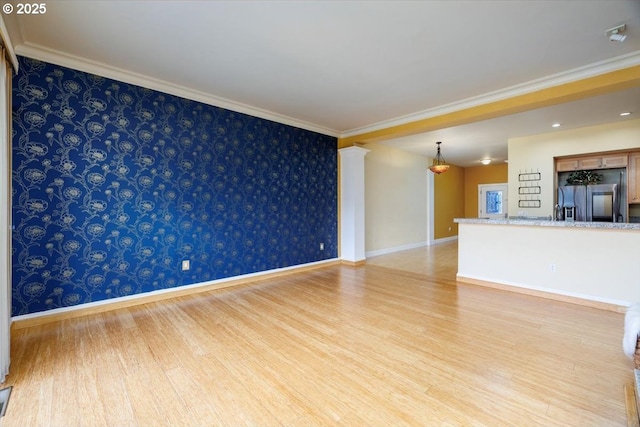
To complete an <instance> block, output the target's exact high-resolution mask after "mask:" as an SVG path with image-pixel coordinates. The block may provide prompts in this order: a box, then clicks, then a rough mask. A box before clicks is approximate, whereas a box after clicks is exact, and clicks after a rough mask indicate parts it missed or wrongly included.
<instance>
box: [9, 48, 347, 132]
mask: <svg viewBox="0 0 640 427" xmlns="http://www.w3.org/2000/svg"><path fill="white" fill-rule="evenodd" d="M15 51H16V53H17V54H18V55H20V56H26V57H29V58H32V59H37V60H40V61H44V62H48V63H51V64H56V65H59V66H61V67H67V68H71V69H74V70H78V71H83V72H85V73H90V74H95V75H99V76H102V77H106V78H109V79H113V80H118V81H121V82H124V83H129V84H132V85H136V86H142V87H145V88H147V89H152V90H156V91H159V92H164V93H167V94H170V95H175V96H179V97H181V98H186V99H190V100H193V101H198V102H202V103H204V104H208V105H212V106H214V107H220V108H225V109H227V110H231V111H235V112H237V113H243V114H248V115H250V116H254V117H258V118H261V119H266V120H271V121H274V122H277V123H282V124H285V125H289V126H293V127H297V128H301V129H305V130H308V131H312V132H317V133H321V134H323V135H329V136H333V137H338V135H339V132H338V131H336V130H334V129H329V128H326V127H323V126H318V125H314V124H312V123H308V122H305V121H302V120H297V119H294V118H292V117H288V116H284V115H281V114H278V113H274V112H271V111H267V110H263V109H261V108H256V107H252V106H250V105H246V104H242V103H239V102H235V101H232V100H229V99H226V98H221V97H217V96H214V95H211V94H208V93H206V92H202V91H198V90H194V89H190V88H188V87H186V86H181V85H178V84H174V83H170V82H167V81H164V80H160V79H156V78H153V77H149V76H146V75H143V74H139V73H134V72H131V71H127V70H124V69H122V68H118V67H113V66H111V65H107V64H103V63H101V62H97V61H91V60H88V59H84V58H81V57H79V56H75V55H70V54H67V53H64V52H60V51H58V50H54V49H49V48H45V47H42V46H40V45H36V44H33V43H30V42H25V43H23V44H20V45H17V46H16V47H15Z"/></svg>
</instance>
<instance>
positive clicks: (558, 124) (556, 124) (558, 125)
mask: <svg viewBox="0 0 640 427" xmlns="http://www.w3.org/2000/svg"><path fill="white" fill-rule="evenodd" d="M560 126H561V125H560V123H554V124H552V125H551V127H552V128H559V127H560Z"/></svg>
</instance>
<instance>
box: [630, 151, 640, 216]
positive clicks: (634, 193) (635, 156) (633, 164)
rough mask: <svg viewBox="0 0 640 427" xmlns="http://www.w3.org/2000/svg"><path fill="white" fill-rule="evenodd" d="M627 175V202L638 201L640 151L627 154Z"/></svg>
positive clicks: (639, 200)
mask: <svg viewBox="0 0 640 427" xmlns="http://www.w3.org/2000/svg"><path fill="white" fill-rule="evenodd" d="M628 177H629V185H628V186H627V190H628V194H627V201H628V202H629V204H634V203H640V153H632V154H630V155H629V168H628Z"/></svg>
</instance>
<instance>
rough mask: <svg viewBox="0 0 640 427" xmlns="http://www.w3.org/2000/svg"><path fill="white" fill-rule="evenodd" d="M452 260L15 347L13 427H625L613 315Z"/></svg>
mask: <svg viewBox="0 0 640 427" xmlns="http://www.w3.org/2000/svg"><path fill="white" fill-rule="evenodd" d="M455 254H456V245H455V243H447V244H442V245H437V246H434V247H430V248H421V249H416V250H412V251H406V252H402V253H397V254H392V255H387V256H381V257H376V258H372V259H369V260H367V264H366V266H364V267H349V266H339V265H333V266H329V267H326V268H321V269H318V270H314V271H311V272H306V273H300V274H292V275H289V276H283V277H278V278H273V279H268V280H265V281H261V282H257V283H255V284H252V285H246V286H242V287H235V288H227V289H221V290H217V291H211V292H207V293H202V294H197V295H193V296H183V297H179V298H177V299H175V300H170V301H164V302H158V303H152V304H146V305H143V306H139V307H131V308H126V309H119V310H116V311H113V312H108V313H102V314H96V315H92V316H86V317H81V318H77V319H69V320H65V321H61V322H57V323H52V324H47V325H42V326H34V327H29V328H25V329H19V330H15V331H14V332H13V337H12V366H11V373H10V376H9V378H8V382H7V383H6V384H5V386H7V385H13V386H14V388H13V392H12V395H11V400H10V402H9V405H8V409H7V414H6V416H5V417H4V418H3V419H2V427H13V426H20V427H24V426H163V425H170V426H245V425H247V426H282V425H284V426H331V425H344V426H416V425H421V426H580V427H585V426H625V425H626V424H627V421H626V415H625V395H624V385H625V384H627V383H629V382H630V381H632V368H633V363H632V361H631V360H629V359H627V358H626V357H625V356H624V354H623V353H622V349H621V339H622V331H623V322H624V319H623V317H624V316H623V314H620V313H615V312H609V311H601V310H597V309H593V308H588V307H583V306H578V305H572V304H568V303H561V302H553V301H550V300H547V299H541V298H535V297H531V296H527V295H521V294H515V293H509V292H503V291H499V290H493V289H485V288H481V287H475V286H466V285H456V282H455V274H456V256H455Z"/></svg>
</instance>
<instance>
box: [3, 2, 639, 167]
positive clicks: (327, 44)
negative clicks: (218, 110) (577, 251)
mask: <svg viewBox="0 0 640 427" xmlns="http://www.w3.org/2000/svg"><path fill="white" fill-rule="evenodd" d="M46 8H47V10H46V13H44V14H40V15H19V16H18V15H16V14H15V13H14V14H12V15H5V16H3V20H5V21H7V28H8V29H9V33H10V36H11V39H12V40H11V41H12V43H13V44H14V46H15V49H16V52H17V53H18V54H21V55H25V56H30V57H34V58H38V59H42V60H46V61H49V62H54V63H58V64H60V65H66V66H71V67H74V68H77V69H81V70H84V71H89V72H97V73H100V74H102V75H105V76H107V77H112V78H119V79H120V80H123V81H127V82H130V83H136V84H143V85H146V86H147V87H151V88H153V89H161V90H164V91H165V92H169V93H174V94H178V95H184V94H187V95H189V97H191V98H193V99H196V100H203V101H205V102H210V103H212V104H215V105H219V106H222V107H225V108H230V109H234V110H237V111H241V112H246V113H249V114H253V115H256V116H259V117H265V118H269V119H273V120H278V121H280V122H284V123H288V124H292V125H295V126H299V127H303V128H307V129H311V130H315V131H319V132H322V133H326V134H330V135H334V136H350V135H355V134H359V133H363V132H366V131H369V130H372V129H379V128H381V127H384V126H388V124H389V123H401V122H403V121H404V122H408V121H412V120H416V118H418V117H428V116H429V114H436V113H437V112H438V111H444V110H446V109H453V108H455V107H456V106H457V105H463V104H464V105H469V104H470V103H471V104H473V103H476V104H480V103H482V102H486V100H488V99H495V97H497V96H503V97H504V96H508V95H509V94H512V93H516V92H517V93H521V92H522V91H526V90H527V89H531V90H532V89H534V88H540V87H544V85H545V84H547V85H548V84H551V82H554V81H555V82H557V81H559V80H558V79H560V80H561V81H570V80H571V79H574V80H575V79H578V78H580V77H581V76H582V78H584V76H585V75H587V76H588V75H589V73H591V74H592V75H593V74H594V73H596V72H598V71H599V70H600V72H603V71H602V70H605V71H610V70H614V69H620V68H624V67H629V66H633V65H638V64H640V1H639V0H618V1H610V0H602V1H600V0H585V1H581V0H568V1H564V0H556V1H529V0H524V1H518V0H511V1H433V0H432V1H153V2H151V1H71V0H68V1H50V2H47V3H46ZM619 24H626V25H627V32H626V34H627V36H628V37H627V40H626V41H624V42H623V43H619V42H611V41H609V40H608V38H607V37H605V31H606V30H607V29H609V28H612V27H614V26H617V25H619ZM556 84H557V83H556ZM639 91H640V89H639V88H633V89H630V90H626V91H622V92H615V93H611V94H606V95H601V96H599V97H597V98H590V99H585V100H581V101H575V102H573V103H570V104H564V105H558V106H554V107H548V108H545V109H540V110H535V111H530V112H525V113H519V114H517V115H512V116H507V117H502V118H498V119H492V120H489V121H485V122H478V123H472V124H468V125H464V126H458V127H455V128H449V129H441V130H438V131H435V132H430V133H426V134H420V135H413V136H410V137H404V138H396V139H391V140H387V141H385V143H386V144H390V145H393V146H396V147H398V148H401V149H406V150H410V151H414V152H417V153H421V154H425V155H428V156H433V154H434V151H435V141H443V145H442V150H443V154H444V155H445V158H446V159H447V161H449V162H450V163H454V164H458V165H460V166H471V165H477V164H478V161H479V160H480V159H481V158H485V157H490V158H492V159H493V160H494V161H503V160H505V159H506V157H507V153H506V145H507V139H508V138H510V137H515V136H525V135H532V134H539V133H545V132H549V131H552V129H551V127H550V125H551V123H553V122H556V121H558V122H560V123H562V124H563V126H562V127H561V128H560V129H570V128H574V127H582V126H587V125H590V124H599V123H606V122H611V121H615V120H629V119H633V118H634V117H635V118H637V117H638V116H640V92H639ZM623 110H626V111H632V112H633V113H634V114H632V115H631V116H628V117H626V118H621V117H620V116H619V115H618V114H619V113H620V112H622V111H623Z"/></svg>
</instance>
